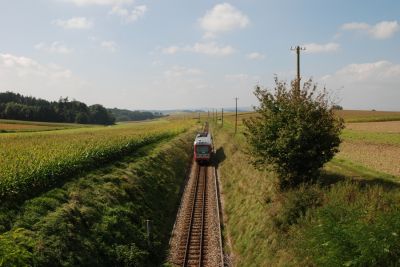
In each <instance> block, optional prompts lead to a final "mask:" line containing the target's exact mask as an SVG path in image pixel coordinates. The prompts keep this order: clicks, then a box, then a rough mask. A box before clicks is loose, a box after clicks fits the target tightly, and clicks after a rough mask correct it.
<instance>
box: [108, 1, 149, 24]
mask: <svg viewBox="0 0 400 267" xmlns="http://www.w3.org/2000/svg"><path fill="white" fill-rule="evenodd" d="M146 11H147V7H146V6H145V5H140V6H136V7H134V8H132V9H130V10H129V9H128V8H125V7H122V6H120V5H115V6H114V7H113V8H112V10H111V11H110V14H112V15H117V16H119V17H121V19H122V20H123V21H124V22H126V23H129V22H135V21H137V20H138V19H140V18H142V17H144V15H145V13H146Z"/></svg>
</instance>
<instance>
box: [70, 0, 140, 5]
mask: <svg viewBox="0 0 400 267" xmlns="http://www.w3.org/2000/svg"><path fill="white" fill-rule="evenodd" d="M63 1H65V2H70V3H73V4H75V5H77V6H90V5H99V6H115V5H123V4H131V3H133V0H63Z"/></svg>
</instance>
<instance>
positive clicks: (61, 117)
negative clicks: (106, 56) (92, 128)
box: [0, 92, 115, 125]
mask: <svg viewBox="0 0 400 267" xmlns="http://www.w3.org/2000/svg"><path fill="white" fill-rule="evenodd" d="M0 118H1V119H12V120H26V121H45V122H68V123H82V124H104V125H110V124H114V122H115V118H114V116H112V114H111V113H110V112H109V111H108V110H107V109H106V108H105V107H103V106H102V105H100V104H95V105H91V106H87V105H86V104H85V103H82V102H79V101H76V100H69V99H68V97H66V98H60V99H59V100H58V101H52V102H50V101H47V100H44V99H40V98H35V97H31V96H23V95H21V94H17V93H13V92H5V93H0Z"/></svg>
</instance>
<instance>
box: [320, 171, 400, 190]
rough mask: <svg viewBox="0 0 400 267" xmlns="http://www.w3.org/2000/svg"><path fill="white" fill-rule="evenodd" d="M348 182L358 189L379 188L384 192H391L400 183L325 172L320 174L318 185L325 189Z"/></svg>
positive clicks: (384, 179) (399, 185)
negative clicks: (354, 184)
mask: <svg viewBox="0 0 400 267" xmlns="http://www.w3.org/2000/svg"><path fill="white" fill-rule="evenodd" d="M349 180H350V181H352V182H354V183H356V184H358V185H359V186H360V187H366V186H381V187H383V188H384V189H386V190H393V189H399V188H400V183H398V182H395V181H390V180H388V179H386V178H381V177H362V176H353V177H349V176H346V175H343V174H340V173H336V172H332V171H326V170H324V171H322V172H321V179H320V180H319V182H318V184H320V185H321V186H326V187H327V186H330V185H333V184H336V183H338V182H343V181H349Z"/></svg>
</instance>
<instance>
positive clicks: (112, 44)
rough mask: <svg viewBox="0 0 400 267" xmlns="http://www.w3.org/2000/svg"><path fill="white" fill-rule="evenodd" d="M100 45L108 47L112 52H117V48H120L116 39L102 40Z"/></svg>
mask: <svg viewBox="0 0 400 267" xmlns="http://www.w3.org/2000/svg"><path fill="white" fill-rule="evenodd" d="M100 46H101V47H102V48H105V49H107V50H108V51H110V52H112V53H114V52H116V51H117V49H118V45H117V43H116V42H114V41H102V42H101V43H100Z"/></svg>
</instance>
